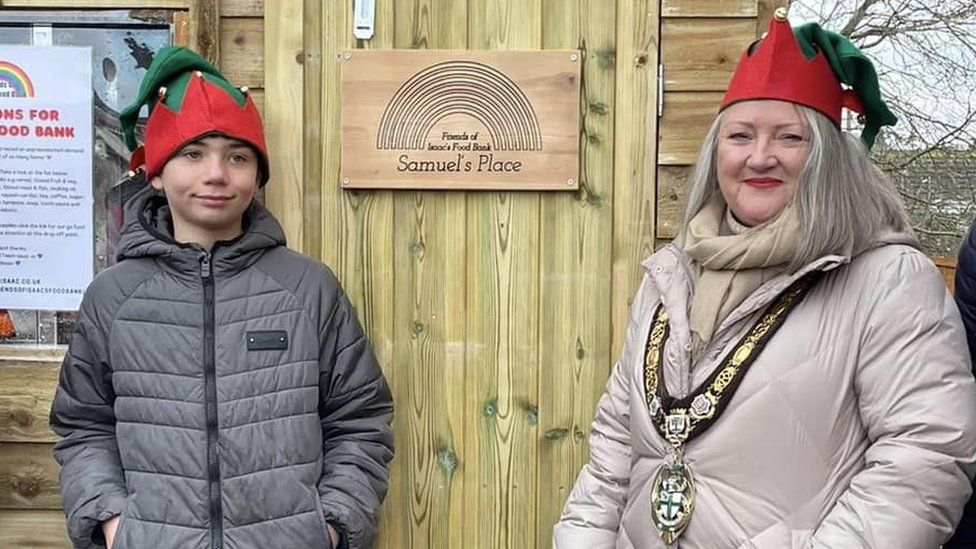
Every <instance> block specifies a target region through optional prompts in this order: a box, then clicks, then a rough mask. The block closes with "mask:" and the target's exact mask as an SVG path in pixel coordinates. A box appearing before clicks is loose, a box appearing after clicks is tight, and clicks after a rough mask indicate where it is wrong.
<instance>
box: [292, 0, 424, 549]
mask: <svg viewBox="0 0 976 549" xmlns="http://www.w3.org/2000/svg"><path fill="white" fill-rule="evenodd" d="M307 3H309V4H312V3H314V4H316V6H314V8H309V11H310V18H311V20H310V21H309V22H308V24H309V25H317V26H318V27H319V29H321V33H320V34H319V36H318V37H317V38H316V40H318V41H319V42H318V45H317V46H315V51H314V55H317V56H320V57H321V62H320V66H319V68H318V70H317V73H316V72H314V71H312V70H309V72H308V75H309V78H316V79H317V82H316V83H315V85H314V86H315V89H316V93H317V95H318V98H317V99H316V100H314V101H310V102H308V103H307V104H308V105H309V107H308V108H311V109H314V110H315V111H316V113H317V114H314V115H313V114H309V116H310V117H314V118H315V120H317V123H318V126H319V127H318V128H317V129H316V130H315V131H314V132H310V133H308V135H307V139H308V140H307V142H306V143H307V144H306V147H307V149H306V150H307V151H308V154H309V155H315V156H316V157H317V158H316V159H308V161H307V165H308V166H309V167H310V169H314V170H315V174H314V175H312V176H311V177H310V178H309V184H308V187H307V190H306V198H307V200H310V201H311V204H310V205H309V206H308V207H306V215H307V218H308V221H307V224H306V228H307V230H311V231H314V232H315V233H317V236H316V237H315V238H314V239H313V238H308V239H307V240H306V241H307V242H308V243H309V245H310V246H314V247H315V250H316V253H317V254H318V256H319V259H320V260H322V261H323V262H324V263H325V264H326V265H328V266H330V267H331V268H332V269H333V270H334V271H335V273H336V275H337V276H338V278H339V280H340V281H341V282H342V285H343V289H344V290H345V292H346V294H347V295H348V296H349V300H350V301H351V302H352V304H353V306H354V307H355V308H356V313H357V316H358V318H359V320H360V322H361V323H362V324H363V327H364V329H365V330H366V335H367V336H368V337H369V340H370V343H371V344H372V346H373V349H374V351H375V352H376V356H377V359H378V360H379V363H380V366H381V367H382V368H383V373H384V375H385V376H386V379H387V381H388V382H389V383H390V385H391V387H392V389H393V397H394V407H395V410H396V414H394V444H395V447H396V455H395V457H394V460H393V464H392V471H391V476H390V482H391V483H390V488H389V492H388V494H387V499H386V502H385V504H384V506H383V512H382V515H381V520H382V523H381V526H380V533H379V537H378V539H377V541H376V546H377V547H389V548H394V547H401V546H403V547H406V545H401V544H400V542H401V540H402V536H401V534H402V532H403V531H404V529H403V525H404V524H406V521H407V519H406V517H404V516H403V513H404V510H405V509H407V508H408V504H409V500H408V499H407V498H408V494H409V492H408V491H406V492H405V490H408V488H409V486H408V485H407V484H406V483H405V481H404V475H403V465H404V463H405V454H404V447H403V434H404V433H405V431H404V427H403V426H404V423H403V417H404V415H405V413H406V411H407V409H406V407H405V405H404V404H405V401H404V400H403V398H404V396H405V395H404V394H403V393H402V391H401V390H399V386H400V375H399V373H398V372H399V370H400V368H395V367H394V364H395V361H394V360H393V342H394V326H393V310H394V295H395V294H394V290H395V285H396V280H395V278H394V270H393V228H394V221H393V194H392V193H391V192H389V191H385V192H351V191H344V190H342V188H341V185H340V181H339V159H340V152H341V148H340V147H341V142H340V140H339V132H340V124H339V120H340V117H341V103H340V101H341V97H340V91H339V90H340V86H339V84H340V75H341V70H342V56H343V53H344V52H348V51H353V50H355V49H357V48H360V49H362V48H391V47H393V40H394V0H378V1H377V2H376V12H375V13H376V15H375V17H376V18H375V34H374V35H373V38H372V39H371V40H369V41H357V40H356V38H355V37H354V36H353V34H352V21H353V3H352V2H321V1H320V0H307ZM403 370H404V371H406V369H405V368H403ZM405 494H406V495H405Z"/></svg>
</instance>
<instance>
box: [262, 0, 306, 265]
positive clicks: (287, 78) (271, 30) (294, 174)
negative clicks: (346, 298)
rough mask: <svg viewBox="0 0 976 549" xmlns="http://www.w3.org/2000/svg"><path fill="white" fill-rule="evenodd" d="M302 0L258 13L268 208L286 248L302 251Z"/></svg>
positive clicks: (283, 2) (284, 0)
mask: <svg viewBox="0 0 976 549" xmlns="http://www.w3.org/2000/svg"><path fill="white" fill-rule="evenodd" d="M303 12H304V9H303V3H302V0H280V1H279V2H276V3H275V9H273V10H268V11H267V13H265V17H264V62H265V65H264V81H265V88H264V89H265V105H264V113H265V119H264V131H265V138H266V139H267V142H268V157H269V161H270V164H271V179H270V181H269V182H268V185H267V186H266V187H265V197H266V204H267V206H268V209H270V210H271V212H272V213H273V214H274V215H275V217H277V218H278V221H279V222H280V223H281V225H282V227H283V228H284V230H285V238H286V239H287V241H288V246H289V247H291V248H292V249H295V250H298V251H303V250H302V248H303V244H304V242H303V237H302V211H303V206H302V185H303V179H302V177H303V173H302V172H303V169H304V166H303V160H302V159H303V153H304V148H303V143H302V132H303V128H304V117H303V113H302V106H303V104H304V103H303V94H304V83H305V79H304V76H303V72H302V63H303V61H304V60H303V53H302V48H303V47H304V43H303V35H304V32H303V31H304V25H302V24H298V22H300V21H301V20H302V19H301V18H302V14H303Z"/></svg>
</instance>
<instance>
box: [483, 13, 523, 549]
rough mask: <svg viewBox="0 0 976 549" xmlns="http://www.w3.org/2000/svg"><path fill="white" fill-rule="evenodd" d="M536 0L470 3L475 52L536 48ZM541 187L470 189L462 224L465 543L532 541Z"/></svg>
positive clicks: (503, 545)
mask: <svg viewBox="0 0 976 549" xmlns="http://www.w3.org/2000/svg"><path fill="white" fill-rule="evenodd" d="M541 6H542V4H541V0H485V1H482V2H472V3H470V4H469V10H470V11H469V14H468V46H469V47H470V48H471V49H497V50H511V49H537V48H539V47H540V45H541ZM539 204H540V200H539V193H534V192H526V193H471V194H469V195H468V228H467V249H468V254H469V255H468V262H467V294H468V307H467V310H466V326H467V332H466V334H467V345H468V351H467V361H466V368H467V373H468V375H467V378H466V387H465V392H466V394H465V400H466V402H467V409H468V410H471V411H472V412H474V411H476V410H477V411H478V412H480V413H481V416H480V417H478V419H477V421H469V422H467V423H466V424H465V429H466V430H465V454H466V456H467V458H466V464H467V465H466V467H465V470H464V484H465V486H464V491H465V508H464V515H465V527H464V530H465V532H467V533H468V535H469V536H472V537H473V539H471V538H469V541H468V543H467V544H466V546H469V547H492V548H507V547H520V546H524V545H525V542H526V540H534V539H535V538H536V534H535V525H536V507H537V505H536V504H537V500H536V487H535V483H536V478H537V469H536V467H537V462H536V459H537V450H538V443H537V440H536V434H537V423H538V411H537V410H538V331H539V319H538V308H539V288H538V286H539V246H540V240H539Z"/></svg>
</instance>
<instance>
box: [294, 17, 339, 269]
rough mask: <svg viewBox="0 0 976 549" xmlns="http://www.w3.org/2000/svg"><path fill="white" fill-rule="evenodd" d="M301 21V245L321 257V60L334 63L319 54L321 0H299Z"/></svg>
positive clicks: (321, 34) (322, 41) (332, 60)
mask: <svg viewBox="0 0 976 549" xmlns="http://www.w3.org/2000/svg"><path fill="white" fill-rule="evenodd" d="M302 10H303V13H302V24H303V27H304V28H303V38H302V41H303V42H304V49H303V50H304V51H303V53H304V64H303V66H302V75H303V78H304V82H305V93H304V104H303V105H302V109H303V115H304V117H305V125H304V135H303V136H302V151H303V152H304V154H303V155H302V156H303V158H302V175H303V176H304V180H303V181H302V209H303V211H302V214H303V215H302V237H303V239H304V240H303V242H302V249H303V250H305V253H306V254H308V255H310V256H312V257H316V258H319V259H321V255H322V238H323V235H322V181H323V168H322V162H323V158H322V155H321V154H316V152H317V151H319V150H320V149H321V148H322V143H323V141H322V131H323V128H324V126H326V124H325V118H324V117H323V115H322V112H323V101H322V78H321V75H322V72H323V66H324V64H325V63H330V64H335V63H336V61H335V60H334V59H330V60H324V59H323V58H322V49H323V48H322V46H323V44H324V41H325V30H324V27H325V24H324V21H323V20H322V13H323V10H322V2H307V1H306V2H303V6H302Z"/></svg>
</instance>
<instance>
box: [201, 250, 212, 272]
mask: <svg viewBox="0 0 976 549" xmlns="http://www.w3.org/2000/svg"><path fill="white" fill-rule="evenodd" d="M200 276H201V277H203V278H210V254H209V253H206V252H204V254H203V256H202V257H201V258H200Z"/></svg>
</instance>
